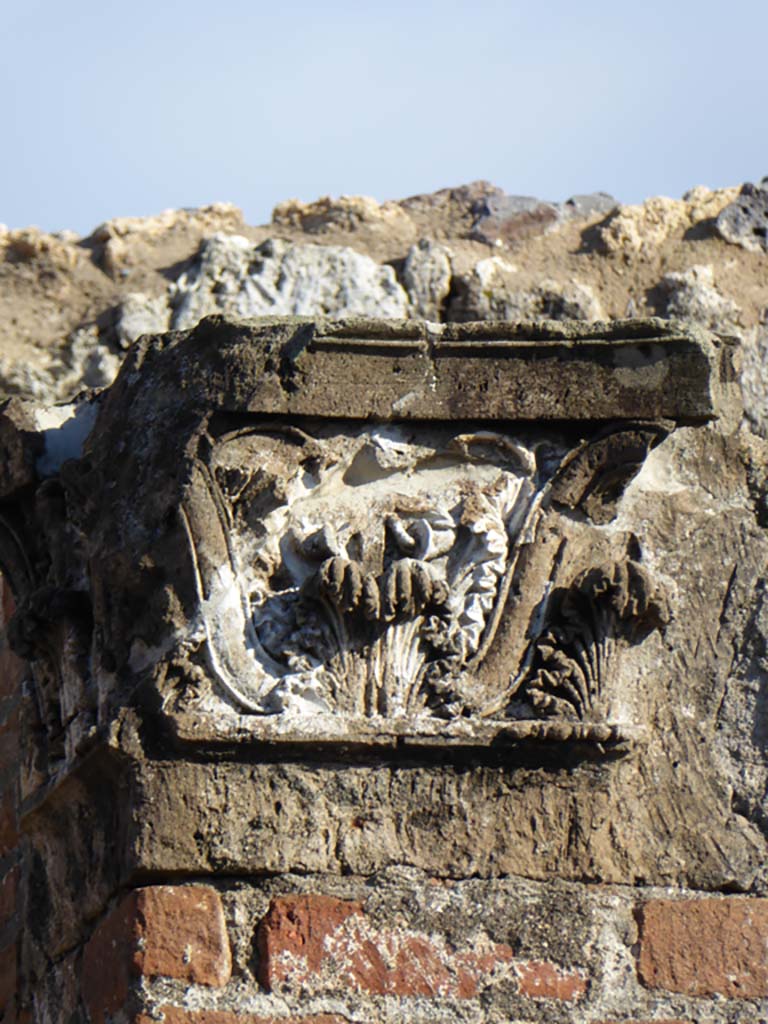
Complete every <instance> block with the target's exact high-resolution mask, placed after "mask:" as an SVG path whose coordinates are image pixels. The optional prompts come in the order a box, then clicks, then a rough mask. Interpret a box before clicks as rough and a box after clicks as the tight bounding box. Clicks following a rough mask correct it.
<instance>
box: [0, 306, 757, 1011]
mask: <svg viewBox="0 0 768 1024" xmlns="http://www.w3.org/2000/svg"><path fill="white" fill-rule="evenodd" d="M737 361H738V350H737V349H736V347H735V346H734V344H733V343H732V342H730V341H727V340H723V339H722V338H719V337H717V336H716V335H712V334H710V333H707V332H705V331H702V330H701V329H700V328H699V327H696V326H695V325H691V324H672V325H669V324H667V323H664V322H662V321H658V320H651V321H640V320H629V321H621V322H618V323H617V324H614V325H610V326H609V325H606V324H598V325H590V324H584V323H575V322H538V323H535V324H534V323H530V322H529V323H523V324H518V325H510V324H509V323H495V324H493V323H492V324H487V323H486V324H475V325H472V324H467V325H464V326H449V327H445V328H443V329H438V327H437V325H434V324H422V323H421V322H418V321H397V322H392V321H386V322H376V321H370V320H360V319H357V320H345V321H335V320H319V321H306V320H305V321H301V320H295V319H279V318H275V319H272V320H269V321H264V320H261V321H250V322H240V321H231V320H226V319H224V318H218V317H217V318H213V319H208V320H204V321H203V323H202V324H201V325H200V326H198V327H196V328H193V329H191V330H189V331H186V332H177V333H174V334H171V335H159V336H153V337H148V338H145V339H144V340H142V341H141V342H139V343H138V344H137V345H136V346H135V347H134V348H133V349H132V350H131V353H130V354H129V356H128V359H127V361H126V362H125V364H124V365H123V368H122V370H121V372H120V374H119V376H118V378H117V380H116V381H115V383H114V384H113V385H112V387H111V388H109V389H108V390H106V391H104V392H102V393H101V394H93V393H87V394H84V395H82V396H81V397H80V399H79V401H78V402H77V403H75V404H74V405H72V406H70V407H64V408H59V409H58V410H56V411H55V414H54V413H53V412H52V411H51V410H41V409H39V408H36V407H34V406H31V405H25V404H24V403H21V402H18V401H13V402H11V403H9V404H7V405H6V406H4V408H3V410H2V414H1V415H0V446H1V447H2V451H3V453H4V457H3V460H2V462H0V505H1V506H2V508H1V509H0V513H1V514H2V523H3V529H2V531H1V532H2V551H1V552H0V558H1V560H2V567H3V571H4V573H5V576H6V579H7V581H8V583H4V590H3V593H4V604H3V608H4V624H5V625H6V626H7V635H8V637H9V639H10V643H11V644H12V645H13V648H14V650H15V651H16V654H12V653H11V651H10V650H9V649H8V646H7V644H6V646H5V647H4V648H3V651H2V654H1V655H0V656H1V657H2V668H3V675H2V679H1V680H0V685H1V686H2V693H1V694H0V696H1V697H2V703H1V704H0V714H2V716H3V717H2V719H0V721H1V722H2V723H4V724H3V726H2V728H3V732H2V733H0V751H1V752H2V758H3V768H2V774H0V780H1V781H2V783H3V786H4V789H3V794H4V803H3V807H4V808H6V810H4V812H3V824H2V829H1V830H0V836H2V842H3V849H2V856H3V861H2V866H3V869H4V883H3V885H4V888H3V889H2V893H1V898H2V911H3V920H4V924H3V927H2V931H0V940H1V941H2V954H1V956H2V971H3V973H2V978H3V981H2V990H0V998H1V999H2V1000H3V1005H4V1007H5V1010H4V1013H5V1017H4V1018H3V1019H4V1020H7V1021H9V1022H11V1021H24V1022H26V1024H54V1022H55V1024H58V1022H65V1024H110V1022H114V1024H138V1022H141V1024H149V1022H151V1021H156V1022H158V1024H159V1022H162V1021H166V1022H167V1024H237V1022H241V1024H267V1022H277V1021H284V1022H286V1024H298V1022H310V1021H311V1022H314V1024H339V1022H356V1024H363V1022H366V1024H399V1022H409V1024H410V1022H413V1024H420V1022H424V1024H427V1022H435V1024H436V1022H440V1024H459V1022H461V1024H465V1022H466V1024H468V1022H477V1024H479V1022H492V1024H511V1022H518V1024H541V1022H548V1024H566V1022H574V1024H588V1022H590V1024H598V1022H603V1024H609V1022H610V1024H618V1022H642V1024H645V1022H651V1021H654V1022H657V1024H662V1022H666V1024H672V1022H683V1024H699V1022H711V1024H726V1022H727V1024H761V1022H762V1024H765V1022H766V1021H768V952H767V951H768V871H767V870H766V835H767V829H766V821H767V820H768V819H767V818H766V809H765V792H766V784H767V783H768V762H767V761H766V756H765V743H766V735H767V733H768V730H767V728H766V707H767V705H766V700H768V643H767V642H766V641H767V640H768V601H767V600H766V597H767V596H768V594H767V592H766V565H768V534H766V527H767V525H768V518H767V517H766V509H767V506H766V474H765V467H766V465H767V464H768V458H767V453H768V448H767V445H766V442H765V441H763V440H762V439H761V438H760V437H759V436H758V435H757V434H755V433H754V432H753V431H752V430H751V429H750V427H749V424H748V422H746V421H745V420H744V418H743V417H742V415H741V411H742V410H741V406H740V398H739V392H738V389H737V388H736V387H735V384H734V377H735V373H734V364H736V363H737ZM590 381H592V382H593V383H594V382H595V381H597V382H599V388H598V387H593V388H592V389H590V388H589V386H588V385H589V382H590ZM10 590H12V591H13V594H12V595H11V594H10ZM14 602H15V604H16V611H15V613H14V614H11V613H12V612H13V605H14ZM22 657H23V658H24V659H26V662H28V664H25V663H24V662H23V661H21V660H20V658H22ZM20 722H21V726H20V724H19V723H20ZM20 727H21V729H22V736H23V740H22V742H21V747H20V748H19V728H20ZM17 798H18V800H19V801H20V825H19V826H18V827H20V832H21V837H22V838H21V840H19V838H18V834H17V817H16V815H17ZM19 850H20V851H21V853H19ZM17 891H18V895H17Z"/></svg>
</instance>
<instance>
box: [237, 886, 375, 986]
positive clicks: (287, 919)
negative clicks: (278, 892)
mask: <svg viewBox="0 0 768 1024" xmlns="http://www.w3.org/2000/svg"><path fill="white" fill-rule="evenodd" d="M361 913H362V907H361V906H360V904H359V903H353V902H351V901H348V900H337V899H334V898H332V897H331V896H314V895H310V896H279V897H278V898H277V899H274V900H272V903H271V904H270V907H269V911H268V912H267V915H266V917H265V918H264V919H263V920H262V921H261V923H260V925H259V928H258V931H257V933H256V948H257V950H258V954H259V966H258V979H259V981H260V982H261V984H262V985H263V986H264V987H265V988H267V989H271V988H272V987H273V985H274V984H275V983H276V982H277V981H278V980H279V979H281V978H282V977H283V975H284V971H283V970H282V968H281V965H280V960H281V959H284V958H285V955H286V953H290V955H292V956H297V957H301V958H302V959H303V960H304V962H305V963H306V969H307V970H308V971H309V972H311V973H316V972H317V971H319V970H320V966H321V964H322V962H323V959H324V958H325V940H326V938H327V937H328V936H329V935H331V934H333V932H335V931H337V930H338V929H339V927H340V926H341V925H342V924H343V923H344V921H346V919H347V918H348V917H350V916H351V915H353V914H361Z"/></svg>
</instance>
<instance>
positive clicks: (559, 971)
mask: <svg viewBox="0 0 768 1024" xmlns="http://www.w3.org/2000/svg"><path fill="white" fill-rule="evenodd" d="M517 973H518V976H519V978H520V994H521V995H523V996H530V997H531V998H534V999H562V1000H564V1001H566V1002H572V1001H573V1000H576V999H581V997H582V996H583V995H584V993H585V992H586V991H587V979H586V978H585V976H584V974H583V973H582V972H581V971H568V970H564V969H563V968H562V967H558V966H557V965H556V964H550V963H547V962H546V961H545V960H531V961H529V962H528V963H525V964H518V965H517Z"/></svg>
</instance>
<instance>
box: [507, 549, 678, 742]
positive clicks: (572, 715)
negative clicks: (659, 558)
mask: <svg viewBox="0 0 768 1024" xmlns="http://www.w3.org/2000/svg"><path fill="white" fill-rule="evenodd" d="M669 618H670V612H669V606H668V602H667V600H666V598H665V597H664V595H663V594H662V593H661V592H660V590H659V588H658V587H657V586H655V585H654V583H653V581H652V579H651V577H650V575H649V574H648V572H647V571H646V570H645V569H644V568H643V566H642V565H640V564H639V563H638V562H636V561H634V560H633V559H632V558H627V559H626V560H624V561H619V562H612V563H606V564H603V565H600V566H596V567H593V568H591V569H587V570H585V571H584V572H581V573H580V574H578V575H577V576H576V577H575V579H573V581H572V582H571V584H570V585H569V586H567V587H561V588H558V589H557V590H556V591H555V592H554V593H553V594H552V597H551V600H550V602H549V608H548V614H547V620H546V622H547V625H546V627H545V629H544V630H543V632H542V633H541V634H540V636H539V637H538V638H537V639H536V641H535V642H534V644H533V651H532V658H531V662H530V668H529V670H528V672H527V674H526V678H525V681H524V683H523V685H522V686H521V688H520V691H519V697H521V698H523V699H525V700H527V701H529V702H530V705H531V706H532V707H533V708H534V709H535V711H536V712H538V713H540V714H543V715H545V716H556V717H558V718H564V719H569V720H578V721H583V722H585V721H586V722H596V721H601V720H604V717H605V715H604V707H603V697H604V687H605V684H606V680H608V679H610V677H611V675H612V674H616V673H617V672H618V669H619V664H618V662H619V659H620V657H621V648H622V646H623V645H624V644H627V643H630V642H634V641H636V640H638V639H640V638H641V637H642V636H644V635H647V634H648V633H650V632H651V631H652V630H653V629H661V628H663V627H664V626H665V625H666V624H667V623H668V622H669Z"/></svg>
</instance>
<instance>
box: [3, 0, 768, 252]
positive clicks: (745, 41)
mask: <svg viewBox="0 0 768 1024" xmlns="http://www.w3.org/2000/svg"><path fill="white" fill-rule="evenodd" d="M0 45H1V46H2V50H1V51H0V52H1V53H2V57H1V58H0V111H1V112H2V119H1V120H0V222H3V223H6V224H8V225H9V226H12V227H21V226H25V225H27V224H37V225H39V226H41V227H43V228H45V229H47V230H57V229H60V228H72V229H74V230H76V231H79V232H82V233H85V232H88V231H89V230H90V229H91V228H93V227H94V226H95V225H96V224H97V223H99V222H100V221H102V220H105V219H106V218H108V217H113V216H118V215H144V214H151V213H156V212H159V211H160V210H162V209H165V208H167V207H170V206H197V205H200V204H203V203H208V202H212V201H214V200H230V201H232V202H234V203H237V204H238V205H239V206H241V207H243V209H244V211H245V214H246V218H247V219H248V220H249V221H250V222H252V223H262V222H264V221H266V220H268V219H269V216H270V212H271V209H272V207H273V206H274V204H275V203H276V202H278V201H279V200H281V199H287V198H289V197H292V196H297V197H299V198H301V199H305V200H309V199H314V198H316V197H318V196H320V195H325V194H331V195H339V194H342V193H347V194H365V195H372V196H375V197H376V198H377V199H380V200H383V199H388V198H401V197H403V196H407V195H412V194H414V193H417V192H428V191H433V190H435V189H438V188H442V187H445V186H448V185H458V184H462V183H464V182H467V181H471V180H473V179H476V178H487V179H490V180H491V181H493V182H494V183H496V184H498V185H500V186H502V187H503V188H505V189H506V190H507V191H508V192H512V193H518V194H525V195H531V194H533V195H538V196H540V197H542V198H546V199H555V200H557V199H565V198H567V197H568V196H569V195H572V194H573V193H576V192H589V191H596V190H603V191H607V192H611V193H612V194H613V195H615V196H616V197H617V198H618V199H620V200H622V201H623V202H638V201H640V200H642V199H643V198H645V197H646V196H649V195H657V194H665V195H672V196H679V195H681V194H682V193H683V192H684V191H685V190H686V189H688V188H690V187H692V186H693V185H697V184H705V185H709V186H711V187H716V186H722V185H728V184H738V183H740V182H742V181H745V180H752V181H755V180H759V179H760V178H761V177H762V176H763V175H766V174H768V132H767V131H766V125H767V124H768V57H767V56H766V53H767V52H768V0H749V2H738V0H732V2H730V3H723V2H717V3H716V2H713V0H699V2H694V0H666V2H658V0H645V2H643V3H631V4H630V3H626V2H622V0H612V2H608V0H581V2H573V0H571V2H568V0H550V2H547V0H541V2H539V3H531V2H525V3H522V2H518V0H506V2H495V0H474V2H472V0H443V2H442V3H434V2H423V0H411V2H403V0H390V2H389V3H379V4H376V5H372V4H365V3H364V2H362V0H361V2H358V3H352V2H350V0H321V2H317V0H315V2H304V0H300V2H297V0H272V2H271V3H263V2H260V0H250V2H246V0H208V2H201V0H187V3H185V4H173V3H169V2H168V0H121V2H119V3H118V2H114V0H99V2H94V0H68V2H64V3H63V2H61V0H0Z"/></svg>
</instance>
